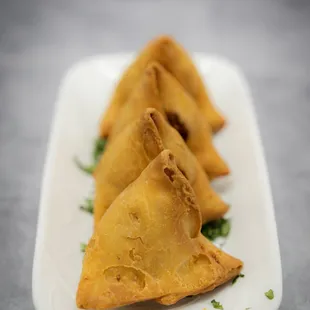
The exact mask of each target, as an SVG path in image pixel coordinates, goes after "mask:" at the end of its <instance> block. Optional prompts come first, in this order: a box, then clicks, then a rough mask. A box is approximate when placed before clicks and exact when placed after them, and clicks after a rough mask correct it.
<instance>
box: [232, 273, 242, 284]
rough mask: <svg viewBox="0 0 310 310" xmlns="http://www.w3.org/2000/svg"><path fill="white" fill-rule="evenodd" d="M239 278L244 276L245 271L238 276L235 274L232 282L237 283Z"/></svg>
mask: <svg viewBox="0 0 310 310" xmlns="http://www.w3.org/2000/svg"><path fill="white" fill-rule="evenodd" d="M239 278H244V274H243V273H240V274H238V275H237V276H235V277H234V278H233V280H232V282H231V283H232V284H235V283H236V282H237V280H238V279H239Z"/></svg>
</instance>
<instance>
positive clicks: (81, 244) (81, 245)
mask: <svg viewBox="0 0 310 310" xmlns="http://www.w3.org/2000/svg"><path fill="white" fill-rule="evenodd" d="M86 246H87V244H86V243H82V242H81V243H80V250H81V252H82V253H85V250H86Z"/></svg>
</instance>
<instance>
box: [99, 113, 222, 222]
mask: <svg viewBox="0 0 310 310" xmlns="http://www.w3.org/2000/svg"><path fill="white" fill-rule="evenodd" d="M164 149H170V150H171V151H172V152H173V154H174V155H175V156H176V161H177V164H178V167H179V168H180V170H181V171H182V172H183V174H184V175H185V176H186V177H187V179H188V180H189V182H190V184H191V185H192V187H193V189H194V191H195V192H196V195H197V201H198V204H199V206H200V211H201V214H202V220H203V223H205V222H208V221H211V220H214V219H218V218H220V217H222V216H223V215H224V214H225V213H226V212H227V210H228V206H227V204H226V203H225V202H224V201H223V200H221V198H220V197H219V196H218V194H217V193H216V192H215V191H214V190H213V189H212V187H211V185H210V183H209V180H208V178H207V176H206V174H205V173H204V171H203V169H202V167H201V166H200V164H199V162H198V161H197V159H196V158H195V156H194V155H193V154H192V153H191V152H190V150H189V149H188V147H187V146H186V144H185V143H184V141H183V139H182V137H181V136H180V134H179V133H178V132H177V131H176V130H175V129H174V128H173V127H171V126H170V125H169V124H168V123H167V121H165V119H164V118H163V116H162V115H161V113H159V112H158V111H157V110H155V109H151V108H150V109H147V110H146V111H145V112H144V113H143V114H142V116H141V117H140V118H139V119H138V120H136V121H135V122H133V123H131V125H129V126H128V127H126V129H125V130H124V131H122V132H121V133H120V134H119V135H118V136H117V137H116V138H115V139H114V140H113V141H111V143H109V144H108V146H107V148H106V150H105V152H104V153H103V156H102V158H101V160H100V162H99V164H98V166H97V168H96V171H95V174H94V176H95V187H96V188H95V210H94V220H95V227H96V225H97V224H98V222H99V221H100V219H101V217H102V216H103V214H104V213H105V212H106V210H107V209H108V208H109V206H110V205H111V204H112V202H113V201H114V200H115V198H116V197H117V196H118V195H119V194H120V193H121V192H122V191H123V190H124V189H125V188H126V187H127V186H128V185H129V184H130V183H132V182H133V181H134V180H136V178H137V177H138V176H139V175H140V174H141V172H142V171H143V170H144V169H145V168H146V166H147V165H148V164H149V163H150V162H151V161H152V160H153V159H154V158H155V157H156V156H157V155H158V154H159V153H160V152H161V151H163V150H164Z"/></svg>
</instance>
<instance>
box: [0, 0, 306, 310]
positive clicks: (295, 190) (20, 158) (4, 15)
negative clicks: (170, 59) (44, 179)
mask: <svg viewBox="0 0 310 310" xmlns="http://www.w3.org/2000/svg"><path fill="white" fill-rule="evenodd" d="M159 33H170V34H173V35H175V36H176V37H177V39H179V40H180V41H181V42H182V43H184V45H185V46H186V47H187V48H188V49H190V50H192V51H202V52H208V53H218V54H221V55H224V56H226V57H228V58H230V59H231V60H233V61H235V62H236V63H237V64H239V65H240V66H241V68H242V69H243V70H244V72H245V74H246V76H247V78H248V79H249V82H250V84H251V87H252V92H253V95H254V99H255V106H256V110H257V114H258V121H259V125H260V129H261V133H262V138H263V144H264V146H265V153H266V157H267V163H268V168H269V171H270V179H271V185H272V190H273V195H274V202H275V208H276V217H277V222H278V232H279V237H280V245H281V254H282V264H283V280H284V292H283V302H282V306H281V309H282V310H292V309H294V310H296V309H298V310H299V309H300V310H309V309H310V295H309V288H310V272H309V268H310V246H309V244H310V241H309V240H310V225H309V219H310V207H309V201H310V189H309V188H310V186H309V185H310V140H309V136H310V123H309V119H310V57H309V55H310V1H307V0H305V1H299V0H297V1H293V0H291V1H267V0H263V1H253V0H229V1H228V0H227V1H223V0H214V1H150V0H147V1H146V0H144V1H142V0H141V1H138V0H136V1H94V0H93V1H85V0H70V1H65V0H54V1H44V0H41V1H39V0H20V1H18V0H4V1H1V0H0V249H1V250H0V309H1V310H14V309H23V310H28V309H33V305H32V300H31V268H32V259H33V250H34V241H35V230H36V222H37V212H38V201H39V194H40V183H41V175H42V169H43V162H44V158H45V152H46V147H47V139H48V135H49V130H50V125H51V119H52V114H53V108H54V101H55V97H56V94H57V87H58V85H59V82H60V79H61V77H62V75H63V73H64V72H65V71H66V69H67V68H69V67H70V66H71V65H72V64H74V63H75V62H76V61H78V60H80V59H81V58H83V57H85V56H89V55H93V54H98V53H105V52H117V51H124V50H136V49H137V48H139V47H141V46H142V44H144V43H145V42H146V41H147V40H148V39H150V38H151V37H152V36H154V35H155V34H159ZM249 207H251V206H249ZM253 246H255V245H253Z"/></svg>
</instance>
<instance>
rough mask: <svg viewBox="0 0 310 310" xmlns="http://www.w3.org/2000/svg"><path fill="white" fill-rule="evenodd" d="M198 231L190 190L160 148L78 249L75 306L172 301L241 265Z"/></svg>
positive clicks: (224, 277) (235, 271) (219, 281)
mask: <svg viewBox="0 0 310 310" xmlns="http://www.w3.org/2000/svg"><path fill="white" fill-rule="evenodd" d="M200 228H201V216H200V212H199V207H198V205H197V202H196V199H195V194H194V192H193V189H192V188H191V186H190V184H189V182H188V181H187V179H186V178H185V177H184V175H183V174H182V173H181V172H180V170H179V169H178V167H177V164H176V162H175V160H174V156H173V155H172V153H171V152H170V151H168V150H164V151H163V152H161V153H160V154H159V155H158V156H157V157H156V158H155V159H154V160H153V161H152V162H151V163H150V164H149V165H148V166H147V168H146V169H145V170H144V171H143V172H142V173H141V175H140V176H139V178H138V179H136V180H135V181H134V182H133V183H131V184H130V185H129V186H128V187H127V188H126V189H125V190H124V191H123V192H122V193H121V194H120V195H119V196H118V197H117V198H116V199H115V201H114V202H113V203H112V205H111V206H110V208H109V209H108V210H107V212H106V213H105V214H104V216H103V217H102V219H101V220H100V223H99V225H98V227H97V229H96V230H95V232H94V234H93V236H92V238H91V240H90V242H89V244H88V246H87V248H86V253H85V258H84V262H83V270H82V274H81V279H80V283H79V286H78V291H77V297H76V303H77V306H78V307H79V308H83V309H108V308H112V307H117V306H122V305H126V304H131V303H135V302H138V301H143V300H149V299H157V301H158V302H160V303H163V304H172V303H175V302H176V301H178V300H179V299H181V298H183V297H184V296H187V295H195V294H199V293H202V292H205V291H209V290H212V289H213V288H215V287H216V286H218V285H220V284H222V283H223V282H226V281H229V280H230V279H231V278H232V277H234V276H236V275H237V274H238V273H239V272H240V269H241V267H242V262H241V261H240V260H238V259H236V258H234V257H232V256H230V255H228V254H226V253H224V252H223V251H221V250H220V249H217V248H216V247H215V246H213V245H212V244H211V243H210V242H208V241H207V240H206V239H205V238H204V237H203V236H202V235H201V234H200Z"/></svg>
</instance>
